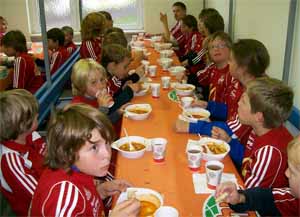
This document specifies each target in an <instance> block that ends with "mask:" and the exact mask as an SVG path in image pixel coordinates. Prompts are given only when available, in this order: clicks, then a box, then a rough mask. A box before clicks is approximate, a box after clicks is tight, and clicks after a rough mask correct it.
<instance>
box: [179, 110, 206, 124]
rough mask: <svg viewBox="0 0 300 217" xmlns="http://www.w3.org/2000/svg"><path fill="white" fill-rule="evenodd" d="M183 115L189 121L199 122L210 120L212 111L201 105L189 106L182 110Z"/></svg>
mask: <svg viewBox="0 0 300 217" xmlns="http://www.w3.org/2000/svg"><path fill="white" fill-rule="evenodd" d="M182 115H183V117H184V118H185V119H186V120H188V121H189V122H197V121H206V120H208V118H209V116H210V112H209V111H208V110H206V109H203V108H200V107H189V108H185V109H184V111H182Z"/></svg>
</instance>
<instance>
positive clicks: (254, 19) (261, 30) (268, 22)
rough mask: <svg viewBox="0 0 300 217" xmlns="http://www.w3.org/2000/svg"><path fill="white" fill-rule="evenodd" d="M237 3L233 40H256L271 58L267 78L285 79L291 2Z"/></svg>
mask: <svg viewBox="0 0 300 217" xmlns="http://www.w3.org/2000/svg"><path fill="white" fill-rule="evenodd" d="M235 2H236V5H235V18H234V23H235V24H234V39H238V38H254V39H257V40H259V41H261V42H262V43H264V45H265V46H266V47H267V49H268V51H269V53H270V56H271V63H270V67H269V69H268V74H269V75H270V76H272V77H275V78H278V79H282V71H283V62H284V50H285V43H286V32H287V23H288V12H289V1H287V0H251V1H249V0H238V1H235Z"/></svg>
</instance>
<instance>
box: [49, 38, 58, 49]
mask: <svg viewBox="0 0 300 217" xmlns="http://www.w3.org/2000/svg"><path fill="white" fill-rule="evenodd" d="M48 49H49V50H56V49H58V41H57V42H55V41H53V39H51V38H50V39H48Z"/></svg>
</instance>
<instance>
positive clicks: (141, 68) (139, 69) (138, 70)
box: [135, 65, 145, 78]
mask: <svg viewBox="0 0 300 217" xmlns="http://www.w3.org/2000/svg"><path fill="white" fill-rule="evenodd" d="M135 73H136V74H138V75H139V76H140V78H142V77H144V76H145V66H144V65H140V66H139V67H137V68H136V70H135Z"/></svg>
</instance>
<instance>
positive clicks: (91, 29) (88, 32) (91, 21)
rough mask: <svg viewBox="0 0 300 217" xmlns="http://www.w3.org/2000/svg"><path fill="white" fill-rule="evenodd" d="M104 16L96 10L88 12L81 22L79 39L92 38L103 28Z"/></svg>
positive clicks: (101, 31)
mask: <svg viewBox="0 0 300 217" xmlns="http://www.w3.org/2000/svg"><path fill="white" fill-rule="evenodd" d="M105 22H106V19H105V16H104V15H103V14H101V13H98V12H93V13H89V14H88V15H86V17H85V18H84V19H83V20H82V22H81V39H82V40H92V39H94V38H96V37H99V36H100V35H101V33H104V30H105Z"/></svg>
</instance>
